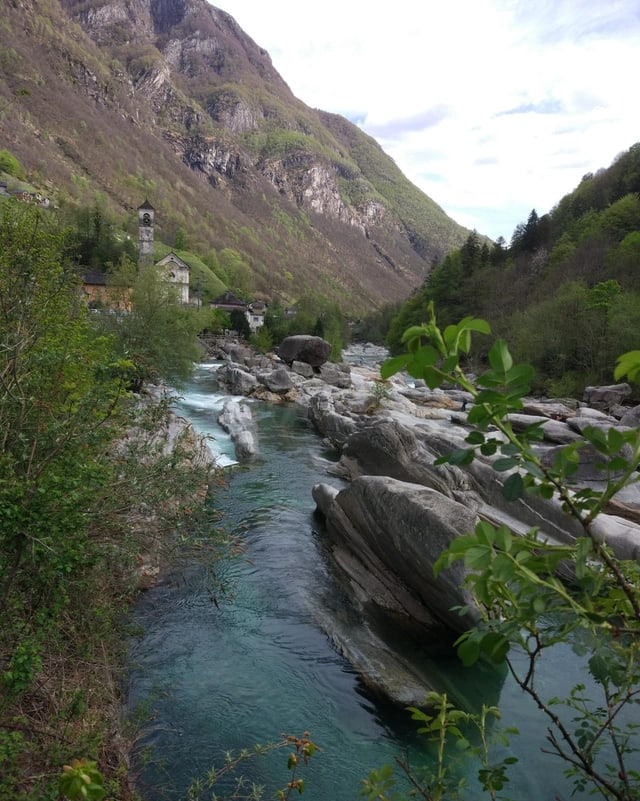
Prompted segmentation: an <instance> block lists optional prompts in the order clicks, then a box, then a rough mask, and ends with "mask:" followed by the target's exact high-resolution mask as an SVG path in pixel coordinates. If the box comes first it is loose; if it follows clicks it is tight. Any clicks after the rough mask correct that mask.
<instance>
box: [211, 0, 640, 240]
mask: <svg viewBox="0 0 640 801" xmlns="http://www.w3.org/2000/svg"><path fill="white" fill-rule="evenodd" d="M216 5H219V7H222V8H223V9H224V10H225V11H227V12H228V13H229V14H231V15H232V16H233V17H234V18H235V19H236V21H237V22H238V23H239V25H240V26H241V27H242V28H243V30H244V31H245V32H246V33H247V34H248V35H249V36H251V38H252V39H254V40H255V41H256V42H257V44H259V45H260V46H261V47H263V48H265V49H266V50H267V51H268V52H269V54H270V56H271V58H272V60H273V63H274V66H275V67H276V69H277V70H278V72H279V73H280V74H281V76H282V77H283V79H284V80H285V81H286V82H287V83H288V84H289V86H290V87H291V89H292V91H293V93H294V94H295V95H296V96H297V97H298V98H300V99H301V100H303V101H304V102H305V103H307V104H308V105H310V106H312V107H315V108H321V109H323V110H325V111H332V112H336V113H338V114H343V115H344V116H346V117H349V119H351V120H352V121H354V122H356V123H357V124H358V125H360V127H361V128H362V129H363V130H365V131H366V132H367V133H370V134H371V135H372V136H374V137H375V138H376V139H377V140H378V142H379V143H380V145H381V146H382V147H383V149H384V150H385V151H386V152H387V153H388V154H389V155H390V156H391V157H392V158H393V159H394V160H395V162H396V163H397V164H398V166H399V167H400V169H401V170H402V171H403V172H404V173H405V175H406V176H407V177H408V178H409V179H410V180H411V181H413V183H415V184H416V185H417V186H419V187H420V188H421V189H422V190H423V191H424V192H426V193H427V194H428V195H429V196H430V197H431V198H432V199H433V200H435V202H436V203H438V204H439V205H441V206H442V207H443V208H444V209H445V211H446V212H447V213H448V214H449V215H450V216H451V217H453V218H454V219H455V220H457V221H458V222H460V223H461V224H463V225H465V226H467V227H469V228H476V229H477V230H478V231H479V232H480V233H482V234H487V235H489V236H492V237H494V238H495V237H497V236H499V235H502V236H504V237H505V238H506V239H507V240H508V239H509V238H510V236H511V234H512V233H513V229H514V228H515V226H516V225H517V224H518V223H519V222H523V221H526V218H527V217H528V214H529V212H530V210H531V209H532V208H535V209H536V210H537V211H538V213H539V214H544V213H546V212H547V211H549V210H550V209H551V208H552V206H553V205H554V204H555V203H557V202H558V201H559V200H560V199H561V198H562V197H563V195H565V194H567V193H568V192H570V191H571V190H573V189H574V188H575V187H576V186H577V184H578V183H579V181H580V179H581V177H582V175H583V174H584V173H586V172H590V171H595V170H597V169H599V168H600V167H607V166H609V164H610V163H611V162H612V160H613V159H614V158H615V156H616V155H618V153H620V152H621V151H623V150H626V149H628V148H629V147H630V146H631V145H632V144H634V143H635V142H636V141H638V140H639V139H640V136H639V130H638V129H639V127H640V126H639V124H638V123H639V122H640V113H639V112H638V110H637V104H636V102H635V86H634V84H635V81H636V78H635V75H636V72H637V63H638V59H639V56H640V4H637V3H635V2H631V3H630V2H628V1H627V0H607V2H606V3H603V2H601V0H536V3H531V2H530V0H448V2H447V3H440V2H437V0H423V2H420V3H417V2H415V0H395V2H394V3H392V4H386V5H378V4H372V3H370V2H366V1H365V0H350V1H349V0H347V2H345V0H340V2H338V0H323V2H322V3H318V4H317V6H316V7H315V10H314V7H313V6H312V5H311V4H305V5H304V7H303V10H301V4H300V2H299V0H272V2H270V3H266V2H264V0H226V3H224V5H222V0H219V3H218V2H217V3H216Z"/></svg>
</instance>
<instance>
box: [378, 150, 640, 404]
mask: <svg viewBox="0 0 640 801" xmlns="http://www.w3.org/2000/svg"><path fill="white" fill-rule="evenodd" d="M639 192H640V144H636V145H634V146H633V147H631V148H630V149H629V151H627V152H626V153H624V154H622V155H621V156H620V157H619V158H618V159H617V160H616V162H615V163H614V164H613V165H612V166H611V167H610V168H609V169H608V170H603V171H601V172H599V173H598V174H596V175H595V176H593V175H588V176H585V177H584V178H583V180H582V182H581V184H580V186H579V187H578V188H577V189H576V190H575V192H573V193H572V194H570V195H567V196H566V197H565V198H563V199H562V200H561V201H560V203H559V204H558V205H557V206H556V207H555V208H554V209H553V210H552V211H551V212H550V214H548V215H545V216H543V217H538V215H537V214H536V212H535V210H534V211H532V212H531V214H530V215H529V218H528V220H527V222H526V223H522V224H520V225H519V226H517V228H516V230H515V231H514V234H513V237H512V240H511V243H510V245H509V247H506V246H505V245H504V243H501V242H498V243H496V244H495V245H494V246H493V247H492V248H489V247H488V246H487V245H486V244H483V243H481V240H480V237H479V236H478V235H477V234H476V233H475V232H472V233H471V234H470V235H469V236H468V237H467V240H466V242H465V243H464V245H463V246H462V248H460V249H459V250H457V251H454V252H452V253H451V254H449V255H448V256H446V257H445V259H444V260H443V261H442V263H441V264H439V265H438V266H437V267H436V268H435V269H434V270H433V272H432V273H431V275H430V276H429V278H428V279H427V281H426V282H425V283H424V285H423V286H422V287H421V288H420V289H419V290H418V291H417V292H415V293H414V294H413V295H412V296H411V297H410V298H409V299H408V301H407V302H406V303H405V304H403V306H402V308H401V309H400V311H399V313H398V315H397V316H396V317H395V319H394V320H393V322H392V324H391V326H390V331H389V336H388V344H389V346H390V347H391V349H392V350H393V351H396V352H397V351H398V350H399V349H400V348H401V337H402V333H403V331H404V330H405V328H407V327H408V326H410V325H413V324H420V323H422V322H423V321H424V319H425V315H426V310H427V306H428V304H429V302H430V301H433V302H434V303H435V306H436V309H437V310H438V317H439V319H440V321H441V322H442V323H443V324H447V323H449V322H453V321H455V320H457V319H460V318H462V317H465V316H467V315H473V314H480V315H482V316H483V317H484V318H486V319H487V320H489V321H490V323H491V325H492V328H493V329H494V330H495V331H497V332H498V333H500V334H501V335H502V336H504V337H505V338H506V339H508V340H509V342H510V343H511V346H512V349H513V352H514V355H515V356H516V358H518V359H519V360H522V361H527V362H528V363H530V364H532V365H533V366H534V367H535V368H536V371H537V374H538V376H539V378H538V382H537V384H536V387H535V389H536V391H537V392H542V393H545V394H548V395H555V396H563V395H576V396H578V397H581V395H582V391H583V389H584V387H585V386H588V385H592V384H598V383H605V384H608V383H610V382H611V365H612V364H613V363H614V361H615V357H616V356H617V354H618V353H621V352H624V351H628V350H633V349H637V348H639V347H640V194H639ZM479 355H480V356H482V354H481V353H480V354H479Z"/></svg>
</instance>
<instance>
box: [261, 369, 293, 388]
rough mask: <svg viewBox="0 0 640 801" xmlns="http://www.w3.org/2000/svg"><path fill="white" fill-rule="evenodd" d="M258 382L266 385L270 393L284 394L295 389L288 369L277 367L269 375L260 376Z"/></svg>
mask: <svg viewBox="0 0 640 801" xmlns="http://www.w3.org/2000/svg"><path fill="white" fill-rule="evenodd" d="M258 381H260V383H261V384H264V386H265V387H267V389H268V390H269V391H270V392H275V393H276V394H284V393H285V392H288V391H289V390H290V389H293V386H294V384H293V380H292V378H291V374H290V373H289V371H288V370H287V369H286V367H277V368H276V369H275V370H272V371H271V372H269V373H262V374H260V375H259V376H258Z"/></svg>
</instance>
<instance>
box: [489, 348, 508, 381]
mask: <svg viewBox="0 0 640 801" xmlns="http://www.w3.org/2000/svg"><path fill="white" fill-rule="evenodd" d="M489 364H490V365H491V367H492V368H493V370H494V371H495V372H496V373H502V374H503V375H504V374H506V373H507V371H508V370H510V369H511V367H512V366H513V359H512V358H511V354H510V353H509V348H508V347H507V343H506V342H505V341H504V340H502V339H498V340H496V341H495V342H494V344H493V347H492V348H491V350H490V351H489Z"/></svg>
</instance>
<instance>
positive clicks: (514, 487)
mask: <svg viewBox="0 0 640 801" xmlns="http://www.w3.org/2000/svg"><path fill="white" fill-rule="evenodd" d="M502 494H503V496H504V498H505V500H507V501H517V500H518V499H519V498H521V497H522V496H523V495H524V481H523V479H522V476H521V475H520V473H512V474H511V475H510V476H509V478H507V480H506V481H505V482H504V484H503V485H502Z"/></svg>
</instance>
